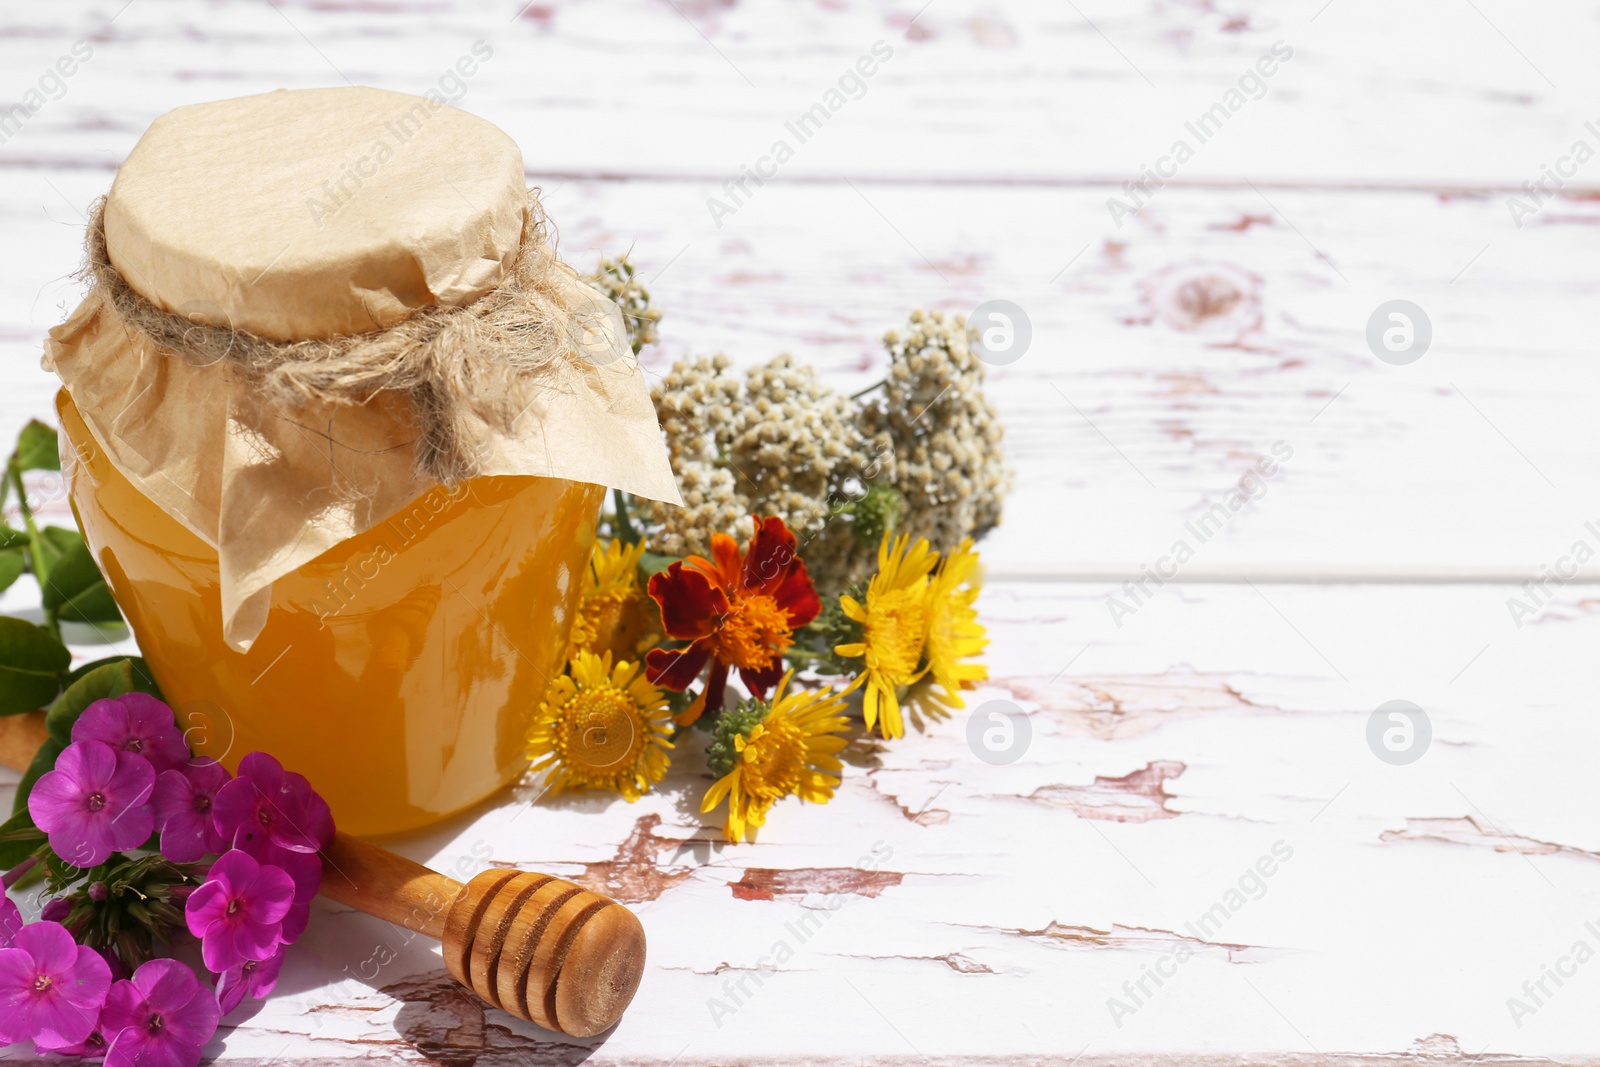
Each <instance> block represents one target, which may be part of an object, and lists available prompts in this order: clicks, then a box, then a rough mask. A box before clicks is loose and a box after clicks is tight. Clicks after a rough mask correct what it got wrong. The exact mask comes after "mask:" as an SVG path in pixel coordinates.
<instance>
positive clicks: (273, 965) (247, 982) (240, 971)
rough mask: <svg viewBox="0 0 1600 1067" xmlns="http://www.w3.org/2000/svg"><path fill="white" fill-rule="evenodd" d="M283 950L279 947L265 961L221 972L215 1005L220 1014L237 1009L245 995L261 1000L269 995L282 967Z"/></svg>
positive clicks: (245, 964)
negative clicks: (220, 1009)
mask: <svg viewBox="0 0 1600 1067" xmlns="http://www.w3.org/2000/svg"><path fill="white" fill-rule="evenodd" d="M283 957H284V949H283V947H281V946H280V947H279V948H278V950H277V951H276V952H274V953H273V954H272V955H271V956H269V957H268V958H267V959H264V960H261V961H260V962H256V961H255V960H251V961H249V962H248V963H243V964H241V965H239V966H238V967H233V968H230V969H228V970H226V971H223V972H222V973H221V974H220V975H218V976H217V1004H218V1005H219V1006H220V1007H221V1008H222V1014H224V1015H226V1014H228V1012H230V1011H232V1010H233V1009H234V1008H237V1007H238V1006H239V1005H240V1003H242V1002H243V1001H244V998H245V996H246V994H248V995H249V996H251V997H253V998H255V999H256V1000H261V999H262V998H264V997H266V996H268V995H270V994H271V992H272V990H273V988H274V987H275V986H276V985H277V984H278V971H279V970H281V969H282V967H283Z"/></svg>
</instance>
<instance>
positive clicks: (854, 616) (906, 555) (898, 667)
mask: <svg viewBox="0 0 1600 1067" xmlns="http://www.w3.org/2000/svg"><path fill="white" fill-rule="evenodd" d="M908 546H909V547H908ZM938 561H939V554H938V553H937V552H935V551H933V549H932V548H931V547H929V545H928V542H927V539H926V538H918V539H917V543H916V544H914V545H912V544H910V537H909V536H908V535H906V534H901V535H900V536H899V537H898V538H896V539H895V540H894V542H893V543H892V544H891V543H890V541H889V537H888V535H887V534H886V535H885V536H884V539H883V543H882V544H880V545H879V546H878V573H877V574H874V575H873V576H872V580H871V581H870V582H869V583H868V584H867V595H866V603H865V604H862V603H860V602H858V601H857V600H856V599H855V598H854V597H849V596H845V597H840V598H839V606H840V607H841V608H843V609H844V613H845V616H846V617H847V618H849V619H850V620H851V621H853V622H855V623H857V624H859V625H860V627H861V640H860V641H857V642H854V643H850V644H843V645H837V646H835V647H834V650H833V651H834V652H835V653H836V654H838V655H839V656H842V657H843V658H845V659H856V658H860V659H863V660H864V661H865V666H864V669H863V670H862V671H861V673H860V674H858V675H856V679H855V681H853V682H851V683H850V686H849V688H848V689H846V692H849V691H850V690H851V689H855V688H857V687H858V686H864V687H865V688H866V693H865V695H864V696H863V697H862V711H863V713H864V715H865V717H866V720H867V729H869V730H870V729H872V727H873V724H875V723H876V722H877V721H878V720H879V719H880V718H881V719H882V720H883V727H882V729H883V736H885V737H902V736H904V735H905V732H906V727H905V721H904V720H903V719H901V717H900V699H899V695H898V692H899V689H900V688H901V687H902V686H908V685H911V684H912V683H913V682H916V681H917V680H918V679H920V678H921V677H922V676H923V674H924V673H926V666H925V664H924V663H923V651H924V646H926V644H927V641H928V624H929V621H930V612H929V601H928V590H929V580H928V573H929V572H930V571H932V570H933V567H934V564H935V563H937V562H938Z"/></svg>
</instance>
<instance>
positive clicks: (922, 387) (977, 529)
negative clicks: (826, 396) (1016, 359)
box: [861, 310, 1011, 552]
mask: <svg viewBox="0 0 1600 1067" xmlns="http://www.w3.org/2000/svg"><path fill="white" fill-rule="evenodd" d="M976 342H977V338H976V335H975V333H974V331H973V330H972V329H971V328H969V327H968V325H967V321H966V319H965V318H963V317H962V316H960V315H945V314H941V313H939V312H927V311H920V310H919V311H913V312H912V313H911V320H910V322H909V323H908V324H907V326H906V328H905V330H903V331H901V330H891V331H889V332H888V333H887V334H885V335H884V339H883V343H884V347H886V348H887V349H888V350H889V374H888V381H887V383H886V384H885V386H884V388H883V390H882V391H881V393H879V394H875V395H874V397H873V398H872V399H871V400H870V401H869V402H868V403H867V404H866V405H865V407H864V408H863V410H862V413H861V414H862V420H861V421H862V426H863V430H864V431H865V432H866V433H869V434H885V435H887V437H888V440H889V443H890V445H891V446H892V448H893V450H894V457H895V462H894V472H893V475H892V481H893V485H894V487H895V489H897V490H899V492H900V495H901V496H902V497H903V498H904V499H905V517H904V520H903V522H902V525H901V530H902V531H904V532H907V533H909V534H911V536H912V537H913V538H915V537H926V538H927V539H928V541H929V543H930V544H931V545H932V546H933V547H934V548H935V549H937V550H939V551H940V552H948V551H950V550H951V549H953V548H955V547H956V546H957V545H959V544H960V543H961V541H962V539H963V538H966V537H981V536H983V535H984V534H985V533H987V532H988V531H989V530H991V529H993V528H994V527H995V526H996V525H997V524H998V523H999V522H1000V510H1001V504H1002V502H1003V501H1004V498H1005V495H1006V493H1007V492H1008V491H1009V490H1010V488H1011V470H1010V468H1009V467H1008V466H1007V464H1006V461H1005V455H1004V453H1003V452H1002V450H1001V444H1002V441H1003V439H1004V437H1005V428H1004V427H1003V426H1002V425H1001V424H1000V419H999V416H998V415H996V413H995V410H994V405H993V404H991V403H990V402H989V399H988V397H986V396H984V393H983V377H984V366H983V361H982V360H980V359H979V358H978V352H977V344H976Z"/></svg>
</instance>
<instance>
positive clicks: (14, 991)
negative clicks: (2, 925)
mask: <svg viewBox="0 0 1600 1067" xmlns="http://www.w3.org/2000/svg"><path fill="white" fill-rule="evenodd" d="M34 976H35V974H34V968H33V957H32V956H30V955H28V950H27V949H21V948H0V1044H6V1045H9V1044H11V1043H12V1042H13V1041H26V1040H28V1038H30V1037H32V1036H33V1013H32V1011H31V1009H30V1006H29V1004H28V1001H27V998H26V991H27V990H28V989H29V988H30V987H31V986H32V985H33V980H34Z"/></svg>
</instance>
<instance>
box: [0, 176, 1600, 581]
mask: <svg viewBox="0 0 1600 1067" xmlns="http://www.w3.org/2000/svg"><path fill="white" fill-rule="evenodd" d="M52 185H54V186H55V187H56V188H51V186H52ZM103 186H104V175H101V174H99V173H97V172H70V171H52V172H29V173H26V174H23V173H20V172H0V189H3V192H4V194H5V196H4V206H0V214H3V217H4V225H5V227H6V231H7V233H9V234H12V235H15V237H16V238H17V239H19V241H20V244H21V247H24V248H27V249H29V250H30V254H29V255H24V256H17V257H15V258H12V259H10V260H8V261H7V262H6V263H4V264H0V293H3V294H4V296H3V303H0V309H3V310H0V319H3V321H4V322H5V325H4V327H3V330H4V338H3V339H0V347H3V348H4V352H5V355H6V357H7V358H9V359H10V360H12V365H13V366H17V365H23V364H26V363H28V362H31V361H32V360H33V359H35V358H36V355H37V344H38V338H39V337H40V336H41V335H42V332H43V330H44V329H45V328H46V327H47V326H48V324H49V323H50V322H52V321H54V320H55V319H56V317H57V316H59V315H60V314H61V313H62V312H61V309H62V308H63V307H66V306H69V305H70V303H71V302H72V300H73V299H74V293H75V291H76V290H75V288H74V283H71V282H70V280H67V279H66V278H65V277H64V276H65V275H66V274H67V273H68V272H69V271H70V270H71V269H72V265H73V263H74V260H75V257H76V255H77V252H76V250H75V248H74V243H75V242H76V240H77V226H78V225H81V223H79V222H78V220H77V219H76V217H75V216H74V215H73V209H72V207H71V206H70V205H71V204H80V203H84V202H86V201H87V200H88V199H90V198H91V197H92V196H93V195H94V194H95V193H96V191H97V190H99V189H101V188H103ZM58 190H59V193H60V195H58ZM861 192H866V196H865V197H863V196H862V195H860V194H861ZM1268 195H1269V196H1270V197H1271V202H1270V204H1269V203H1268V202H1266V201H1264V200H1263V198H1262V197H1261V196H1260V195H1259V194H1258V193H1257V192H1256V191H1255V190H1251V189H1237V190H1225V189H1210V190H1175V189H1169V190H1166V191H1164V192H1163V193H1162V194H1161V197H1160V198H1159V199H1158V200H1156V201H1155V202H1154V203H1152V204H1151V205H1150V207H1149V208H1147V209H1146V213H1145V215H1144V216H1141V219H1140V220H1139V221H1138V222H1137V223H1136V224H1132V225H1130V227H1129V229H1128V231H1126V232H1120V233H1119V232H1118V231H1116V230H1115V229H1114V228H1113V227H1111V226H1110V224H1109V223H1108V222H1106V220H1105V219H1104V217H1103V216H1101V215H1099V214H1098V211H1099V204H1100V202H1101V201H1102V200H1103V196H1102V191H1101V190H1091V189H1080V190H1073V189H1018V190H1011V191H1008V192H1006V193H1005V194H1004V195H1000V194H998V193H995V194H994V195H987V194H984V195H980V194H978V193H974V192H972V191H968V190H957V189H949V188H941V187H926V186H891V187H874V188H872V189H871V190H870V191H865V190H858V189H857V188H852V187H851V186H849V185H838V184H826V185H821V184H813V185H807V184H790V185H778V186H772V187H769V188H768V189H765V190H762V191H761V195H760V196H759V197H758V198H756V199H755V200H753V201H752V202H751V203H750V204H749V205H748V206H747V207H746V208H745V209H744V210H743V211H741V212H740V213H739V214H738V216H737V217H735V218H734V219H731V220H727V222H726V225H725V226H724V228H723V229H722V230H717V229H716V228H715V227H713V226H712V225H711V224H710V222H709V221H708V219H707V218H706V217H705V216H703V215H702V214H700V213H699V210H698V202H699V197H698V195H697V191H696V189H695V187H694V186H693V185H692V183H678V182H659V181H650V182H555V183H551V185H550V191H549V204H550V209H551V211H552V213H553V215H554V216H555V218H556V219H557V221H558V222H559V224H560V226H561V234H562V250H563V253H564V254H565V255H566V256H567V257H568V258H569V259H571V260H572V261H573V262H575V263H578V264H580V265H583V264H590V263H592V262H593V261H594V258H595V257H596V256H597V255H598V254H600V253H601V252H615V251H618V250H624V249H628V248H630V247H631V248H632V249H633V250H634V254H635V258H636V259H637V260H638V262H639V264H640V266H641V268H642V270H643V272H644V275H645V277H646V278H649V279H651V284H652V287H653V288H654V290H655V292H656V295H657V297H658V301H659V303H660V304H661V306H662V307H663V308H664V309H665V310H666V314H667V317H666V319H665V321H664V323H663V327H662V337H663V343H662V344H661V345H660V346H658V347H657V348H655V349H652V350H648V351H647V352H646V354H645V363H646V366H647V368H648V369H649V370H651V371H652V372H654V373H660V372H662V371H664V370H665V368H666V367H667V366H668V365H669V364H670V363H671V361H672V360H673V359H675V358H678V357H680V356H683V355H685V354H690V353H696V352H700V353H705V352H712V351H726V352H728V353H730V354H732V355H733V356H734V357H735V359H736V361H737V362H739V363H741V364H750V363H754V362H757V361H759V360H763V359H766V358H770V357H771V356H772V355H775V354H776V353H778V352H780V351H791V352H793V353H795V354H796V355H797V356H798V357H800V358H802V359H805V360H808V361H811V362H813V363H815V364H816V365H817V366H819V367H820V368H821V369H822V370H823V371H824V373H825V376H826V377H827V378H828V380H829V381H830V382H831V383H833V384H835V385H836V386H837V387H838V388H840V389H843V390H847V391H854V390H855V389H858V388H860V387H862V386H864V385H866V384H868V383H870V382H871V381H872V380H873V378H874V376H875V375H876V374H878V373H881V368H882V367H883V365H884V359H885V357H884V354H883V350H882V348H881V346H880V345H878V344H877V342H876V340H875V339H876V338H877V337H878V336H879V335H881V333H882V331H883V330H885V329H887V328H889V327H891V326H894V325H896V324H898V323H900V322H902V321H903V319H904V315H905V313H906V311H907V310H909V309H910V308H912V307H915V306H924V307H930V308H936V309H943V310H949V311H957V312H962V313H964V312H967V311H970V310H971V309H972V308H973V307H975V306H976V305H977V304H978V303H979V302H980V301H982V300H984V299H988V298H990V297H995V296H999V297H1004V298H1006V299H1010V300H1013V301H1015V302H1017V303H1018V304H1020V305H1021V306H1022V307H1023V308H1024V309H1025V310H1026V311H1027V313H1028V314H1029V315H1030V317H1031V319H1032V322H1033V330H1034V339H1033V342H1032V347H1031V348H1030V349H1029V351H1028V353H1027V354H1026V355H1025V356H1024V357H1023V358H1022V359H1021V360H1020V361H1018V362H1016V363H1014V364H1012V365H1010V366H1006V367H997V368H995V369H994V371H993V373H992V376H991V379H990V391H991V393H992V395H993V396H994V398H995V400H996V402H997V404H998V405H999V406H1000V408H1001V412H1002V415H1003V417H1004V419H1005V421H1006V423H1007V425H1008V427H1009V437H1008V449H1009V452H1010V454H1011V457H1012V460H1013V461H1014V463H1015V465H1016V467H1017V469H1018V472H1019V477H1018V482H1017V489H1016V493H1015V495H1014V497H1013V499H1012V501H1011V503H1010V507H1009V511H1008V517H1007V521H1006V523H1005V525H1004V526H1003V527H1002V528H1001V529H1000V530H999V531H998V532H997V533H996V534H995V536H994V537H993V539H992V540H991V541H990V543H989V544H988V546H987V549H986V551H987V553H988V558H989V562H990V565H991V566H992V567H993V568H995V570H996V572H997V573H1000V574H1006V575H1013V576H1046V577H1058V578H1077V579H1081V580H1095V581H1104V582H1107V583H1108V585H1109V586H1111V587H1115V586H1119V585H1120V584H1121V582H1122V581H1123V580H1125V579H1126V578H1127V577H1129V576H1138V575H1139V573H1140V572H1141V570H1142V568H1144V567H1146V566H1148V567H1150V568H1155V567H1157V566H1158V565H1159V566H1161V568H1162V569H1163V570H1166V571H1171V570H1172V569H1173V568H1172V567H1171V566H1169V565H1167V564H1163V563H1162V559H1163V557H1165V556H1168V555H1170V554H1172V551H1173V548H1174V545H1175V543H1176V542H1178V541H1180V540H1183V541H1186V542H1188V543H1189V547H1190V548H1191V550H1192V551H1193V559H1192V560H1191V561H1190V562H1189V563H1187V564H1185V565H1184V566H1183V567H1181V568H1178V577H1179V580H1210V579H1216V578H1228V579H1232V578H1237V577H1239V576H1248V577H1252V578H1262V579H1268V580H1310V581H1316V580H1325V579H1335V580H1352V579H1361V580H1365V579H1378V580H1395V579H1398V580H1407V579H1412V578H1420V579H1431V580H1462V579H1465V580H1512V579H1514V580H1516V581H1518V582H1520V581H1524V580H1528V579H1532V578H1537V577H1538V576H1539V575H1540V573H1541V567H1545V568H1547V570H1552V571H1553V570H1555V569H1557V567H1558V565H1559V564H1560V563H1561V561H1562V560H1563V558H1565V557H1568V556H1570V555H1571V553H1572V550H1573V546H1574V544H1575V543H1577V542H1579V541H1583V542H1585V543H1587V544H1588V545H1589V548H1590V550H1591V553H1592V552H1593V550H1594V549H1596V548H1600V534H1596V533H1594V532H1593V531H1591V530H1590V529H1589V528H1588V526H1587V524H1588V523H1590V522H1597V525H1600V511H1596V508H1597V507H1600V492H1597V490H1600V482H1597V478H1600V472H1597V471H1596V470H1595V468H1594V465H1593V464H1592V463H1591V462H1590V448H1589V425H1590V422H1591V415H1590V412H1589V407H1590V402H1589V398H1591V397H1593V396H1595V395H1597V391H1600V365H1597V364H1596V363H1595V361H1594V360H1593V359H1592V358H1590V356H1591V354H1590V352H1589V345H1588V343H1587V341H1586V338H1587V326H1586V324H1587V319H1588V314H1587V302H1586V297H1587V296H1588V295H1589V294H1590V293H1591V292H1592V288H1593V286H1592V284H1591V283H1589V282H1585V281H1582V279H1584V278H1587V277H1591V276H1600V253H1597V252H1596V249H1595V247H1594V243H1593V242H1592V241H1590V240H1589V239H1588V238H1589V234H1590V230H1591V228H1592V224H1593V223H1595V222H1596V221H1600V206H1597V205H1596V203H1595V202H1574V203H1573V204H1572V205H1570V206H1569V207H1567V208H1565V209H1564V213H1563V214H1561V215H1559V216H1554V215H1553V216H1551V217H1549V218H1548V219H1541V220H1540V221H1539V222H1538V223H1537V224H1535V225H1531V226H1529V227H1528V228H1526V229H1524V230H1521V231H1516V230H1514V229H1511V228H1510V227H1509V224H1508V223H1506V222H1505V221H1504V220H1503V219H1502V218H1501V215H1500V212H1501V209H1500V206H1499V205H1498V204H1497V202H1496V201H1495V199H1494V198H1492V197H1469V198H1456V197H1452V198H1441V197H1437V196H1433V195H1429V194H1424V193H1404V192H1283V191H1280V192H1274V193H1271V194H1268ZM69 202H70V203H69ZM880 213H881V214H880ZM1319 251H1320V252H1322V253H1325V255H1326V258H1324V256H1323V255H1319ZM1069 264H1070V265H1069ZM45 279H54V280H51V281H46V280H45ZM1196 292H1202V293H1203V292H1210V293H1211V296H1210V297H1209V298H1208V299H1209V300H1210V301H1211V303H1210V304H1209V305H1207V304H1206V303H1205V300H1202V301H1201V302H1200V304H1198V305H1196V304H1195V299H1196V298H1195V296H1194V294H1195V293H1196ZM1397 296H1402V297H1404V298H1406V299H1409V300H1412V301H1414V302H1416V303H1417V304H1419V305H1421V306H1422V307H1423V308H1424V309H1425V311H1426V313H1427V314H1428V315H1429V317H1430V318H1431V320H1432V323H1433V330H1434V341H1433V347H1432V349H1431V350H1430V351H1429V352H1428V353H1427V354H1426V355H1425V356H1424V357H1423V358H1422V359H1421V360H1420V361H1418V362H1416V363H1414V364H1412V365H1410V366H1391V365H1389V364H1386V363H1383V362H1380V361H1379V360H1378V359H1376V358H1375V357H1374V355H1373V354H1372V352H1371V350H1370V349H1369V348H1368V346H1367V343H1366V340H1365V329H1366V323H1367V319H1368V317H1369V316H1370V315H1371V314H1372V312H1373V311H1374V309H1376V308H1377V307H1378V306H1379V305H1380V304H1381V303H1383V302H1384V301H1386V300H1388V299H1391V298H1394V297H1397ZM1186 301H1187V302H1188V303H1187V304H1186ZM1229 301H1233V303H1232V305H1231V307H1232V310H1231V311H1228V312H1227V313H1225V314H1219V315H1202V316H1200V317H1199V318H1198V319H1197V318H1196V317H1195V316H1194V315H1193V314H1192V313H1191V312H1190V311H1186V310H1185V308H1186V307H1191V306H1202V307H1222V306H1224V305H1227V304H1228V303H1229ZM52 389H53V385H52V384H51V379H49V378H48V377H47V376H45V375H43V374H23V375H19V376H18V377H17V378H16V380H15V382H14V384H13V387H12V391H11V395H10V397H9V399H8V403H7V404H6V405H5V406H4V409H3V410H0V435H6V436H9V434H10V433H11V432H13V429H14V427H15V426H17V425H20V422H21V421H22V420H23V419H25V418H26V417H28V416H29V415H34V414H39V413H42V412H47V411H48V410H49V406H48V400H49V394H50V392H51V391H52ZM1278 442H1282V445H1281V446H1280V449H1290V450H1292V457H1291V458H1289V459H1287V460H1284V461H1283V462H1282V463H1281V464H1279V467H1278V472H1277V473H1276V474H1275V475H1274V476H1272V477H1270V478H1265V479H1261V480H1260V484H1259V486H1254V485H1247V488H1251V489H1252V490H1253V491H1254V492H1255V493H1256V494H1257V496H1258V497H1259V499H1256V500H1254V501H1253V502H1252V503H1250V504H1248V506H1246V507H1245V508H1244V509H1243V510H1242V511H1240V512H1239V513H1237V514H1236V515H1232V516H1231V517H1230V520H1229V521H1228V522H1227V523H1226V525H1225V526H1224V525H1223V524H1222V523H1221V521H1220V519H1219V518H1217V517H1216V516H1215V515H1214V516H1213V518H1212V519H1211V520H1210V521H1209V522H1207V521H1205V519H1204V516H1205V515H1206V514H1207V512H1208V509H1209V508H1210V507H1211V506H1212V505H1213V504H1218V503H1219V502H1224V501H1225V500H1226V498H1227V495H1228V494H1229V492H1230V491H1231V490H1232V489H1234V487H1236V486H1237V485H1238V483H1239V482H1240V480H1241V479H1242V478H1245V477H1246V476H1247V474H1248V472H1249V471H1250V470H1251V469H1252V468H1253V467H1254V466H1256V465H1257V464H1258V463H1259V462H1260V461H1261V460H1262V459H1263V458H1264V457H1268V458H1270V457H1271V456H1272V450H1273V447H1274V445H1275V444H1277V443H1278ZM1219 514H1220V513H1219ZM1191 523H1197V524H1201V525H1199V526H1196V527H1194V529H1196V530H1202V532H1210V533H1213V534H1214V536H1211V537H1208V538H1206V539H1204V540H1203V541H1202V539H1201V538H1200V537H1199V536H1197V535H1196V533H1194V532H1191V527H1190V526H1189V525H1188V524H1191ZM1202 527H1203V529H1202ZM1219 528H1220V529H1222V530H1223V532H1222V533H1220V534H1215V531H1216V530H1217V529H1219ZM1583 573H1586V574H1588V575H1590V576H1593V575H1594V574H1595V573H1596V572H1595V570H1594V564H1593V563H1592V562H1591V563H1588V564H1587V565H1586V566H1585V567H1584V568H1583ZM1108 591H1109V590H1108Z"/></svg>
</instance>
